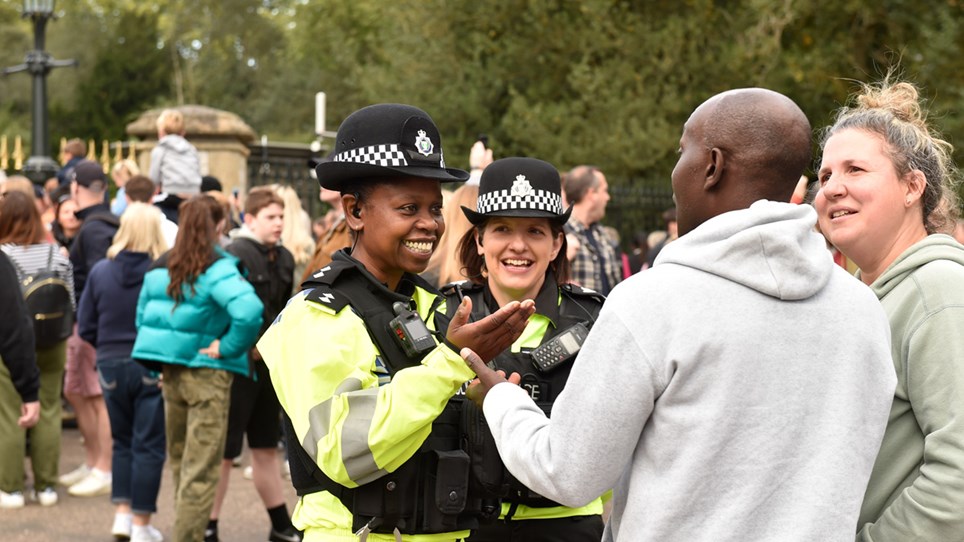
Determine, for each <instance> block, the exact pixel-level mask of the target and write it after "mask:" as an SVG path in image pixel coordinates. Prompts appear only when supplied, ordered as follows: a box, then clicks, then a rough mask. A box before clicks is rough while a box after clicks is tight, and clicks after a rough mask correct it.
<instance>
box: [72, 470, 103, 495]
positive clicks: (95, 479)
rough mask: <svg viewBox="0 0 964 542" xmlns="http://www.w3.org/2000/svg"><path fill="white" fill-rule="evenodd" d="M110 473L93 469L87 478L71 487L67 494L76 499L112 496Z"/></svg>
mask: <svg viewBox="0 0 964 542" xmlns="http://www.w3.org/2000/svg"><path fill="white" fill-rule="evenodd" d="M110 482H111V477H110V473H109V472H107V473H103V472H100V471H99V470H97V469H92V470H91V471H90V474H88V475H87V477H86V478H84V479H83V480H81V481H79V482H77V483H76V484H74V485H72V486H70V489H68V490H67V493H70V494H71V495H73V496H74V497H95V496H97V495H108V494H110Z"/></svg>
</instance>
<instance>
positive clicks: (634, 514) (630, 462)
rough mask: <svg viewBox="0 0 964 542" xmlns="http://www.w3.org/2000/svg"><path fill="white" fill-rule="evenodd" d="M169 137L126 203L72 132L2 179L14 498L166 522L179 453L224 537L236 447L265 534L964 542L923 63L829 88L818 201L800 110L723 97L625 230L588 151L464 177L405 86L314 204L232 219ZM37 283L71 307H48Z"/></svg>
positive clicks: (3, 504)
mask: <svg viewBox="0 0 964 542" xmlns="http://www.w3.org/2000/svg"><path fill="white" fill-rule="evenodd" d="M183 136H184V120H183V118H182V117H180V114H179V113H177V112H176V111H166V112H165V113H164V114H162V115H161V118H160V119H159V120H158V137H159V139H160V141H161V143H163V144H159V145H158V148H157V149H155V151H154V153H152V164H151V167H150V171H149V173H148V175H146V176H145V175H142V174H141V172H140V171H139V170H138V169H137V166H136V164H134V163H133V162H131V163H126V162H122V163H120V164H118V166H117V167H116V168H115V169H114V171H113V174H114V178H115V182H116V185H117V186H118V187H122V188H123V191H121V190H118V191H117V195H116V199H115V200H114V201H113V203H112V204H110V202H109V201H108V200H107V197H106V189H107V187H108V183H107V178H106V175H105V174H104V172H103V170H102V169H101V167H100V166H99V165H98V164H95V163H92V162H88V161H85V160H82V159H80V160H77V159H74V157H72V156H71V157H65V158H66V160H65V167H64V169H65V171H64V172H63V175H62V179H61V180H59V181H57V180H55V181H53V182H52V184H51V191H50V193H49V194H47V193H46V192H44V193H40V194H35V193H34V190H33V187H32V185H28V186H27V187H26V188H27V189H26V190H24V189H18V188H16V187H17V184H16V183H12V184H11V181H10V180H8V181H6V182H5V183H3V184H0V188H2V189H3V190H2V191H3V198H2V200H0V245H2V249H3V253H4V254H5V256H4V257H0V275H2V276H3V277H4V278H3V281H4V282H2V283H0V286H2V288H0V298H2V299H4V300H7V299H13V301H10V306H11V307H15V308H16V312H14V313H13V314H15V315H17V316H18V317H17V318H11V319H9V321H7V322H5V323H4V327H5V329H4V331H3V335H2V337H0V357H2V358H3V362H4V363H3V365H2V366H0V399H2V401H0V435H2V437H3V438H2V444H0V448H2V450H3V453H2V457H3V461H0V508H18V507H22V506H24V504H25V503H26V502H28V501H30V500H36V501H37V502H39V503H40V504H41V505H45V506H50V505H54V504H56V503H57V501H58V498H59V494H58V492H57V490H56V486H57V483H58V482H59V483H61V484H64V485H68V486H69V489H68V492H69V493H70V494H72V495H78V496H84V495H97V494H102V493H104V492H105V491H106V492H109V493H110V495H111V501H112V502H113V504H114V505H115V509H114V518H113V524H112V525H111V527H110V533H111V534H112V535H114V536H116V537H118V538H130V539H131V540H135V541H138V542H139V541H142V540H152V541H158V540H162V539H163V535H162V534H161V533H160V532H158V530H157V529H155V528H154V527H153V526H151V517H152V515H153V514H155V513H156V512H157V511H158V507H157V495H158V489H159V486H160V483H161V477H162V469H163V466H164V464H165V462H167V463H168V465H169V467H170V470H171V472H172V474H173V480H172V482H173V487H174V508H173V510H174V517H175V521H174V528H173V532H172V533H170V535H171V536H172V538H173V539H174V540H178V541H201V540H203V541H205V542H207V541H212V540H218V520H219V516H220V513H221V509H222V504H223V503H224V500H225V498H229V497H226V496H227V495H228V484H227V480H228V478H229V477H228V476H227V474H228V473H229V471H230V469H231V468H232V464H233V460H234V458H236V457H237V456H238V455H240V454H241V450H242V447H243V442H244V439H245V437H246V438H247V442H248V447H249V448H250V450H251V458H252V467H253V479H254V484H255V487H256V489H257V491H258V494H259V496H260V497H261V500H262V503H263V505H264V507H265V510H266V514H267V516H268V520H269V521H270V524H271V526H270V530H269V535H268V538H269V540H281V541H293V540H305V541H308V542H311V541H338V540H344V541H346V542H347V541H351V540H361V541H365V540H373V541H383V542H389V541H401V540H408V541H410V542H418V541H424V542H441V541H452V540H468V541H470V542H483V541H537V542H538V541H546V542H548V541H577V542H583V541H586V542H589V541H593V540H613V541H619V540H632V541H637V540H654V541H655V540H660V541H667V540H708V541H709V540H741V541H742V540H761V541H762V540H774V541H775V540H781V541H782V540H814V541H816V540H820V541H824V540H852V539H854V540H857V541H861V542H870V541H876V542H880V541H907V540H935V541H936V540H942V541H943V540H948V541H950V540H964V425H962V424H964V412H962V408H961V402H960V399H959V397H960V395H961V393H962V392H964V371H962V369H961V365H960V363H959V360H960V359H961V357H962V356H964V340H962V339H961V334H960V330H961V329H962V325H964V290H962V289H961V288H960V284H961V283H962V282H964V246H962V245H961V244H960V241H961V238H960V237H958V238H957V239H955V234H957V235H960V233H961V231H962V230H964V228H962V225H961V222H960V220H959V202H958V200H957V187H958V173H957V170H956V169H955V167H954V165H953V162H952V160H951V158H950V156H951V154H950V151H951V146H950V144H949V143H947V142H946V141H944V140H943V139H941V137H940V135H939V134H938V132H937V131H936V130H935V129H934V127H933V126H932V125H931V124H930V123H929V122H928V120H927V118H926V111H925V110H924V109H923V107H922V105H921V100H920V97H919V94H918V90H917V89H916V87H915V86H914V85H912V84H910V83H908V82H901V81H897V80H895V79H892V78H891V77H890V76H888V77H887V78H885V79H884V80H883V81H881V82H878V83H874V84H866V85H864V86H863V87H862V90H861V91H860V92H859V93H858V94H857V95H855V96H854V97H853V100H852V101H851V103H849V104H848V105H847V106H845V107H843V108H841V109H840V110H839V111H838V112H837V114H836V116H835V118H834V122H833V124H832V125H831V126H829V127H827V128H825V129H824V130H823V131H822V132H821V137H820V139H819V142H818V149H819V156H818V157H817V163H818V168H817V173H816V181H815V182H814V183H812V186H811V190H810V191H809V195H808V191H807V187H808V185H809V183H808V182H807V180H806V178H805V177H803V174H804V173H805V171H806V170H807V169H808V168H809V167H810V166H811V165H812V164H813V157H812V156H811V152H812V141H811V137H812V130H811V126H810V123H809V121H808V120H807V117H806V115H804V113H803V112H802V111H801V110H800V108H799V107H798V106H797V105H796V104H795V103H794V102H793V101H792V100H791V99H789V98H788V97H786V96H784V95H782V94H779V93H777V92H773V91H770V90H766V89H759V88H751V89H735V90H730V91H726V92H722V93H719V94H717V95H714V96H711V97H709V98H708V99H707V100H706V101H705V102H703V103H702V104H701V105H700V106H699V107H697V108H696V109H695V110H694V111H693V112H692V114H691V115H690V117H689V119H688V120H687V121H686V123H685V125H684V126H683V127H682V135H681V138H680V142H679V160H678V162H677V164H676V167H675V169H674V170H673V172H672V187H673V192H674V201H675V204H676V207H674V208H672V209H668V210H667V211H666V212H664V213H663V215H662V219H663V221H664V224H665V226H666V230H665V231H662V232H645V231H639V232H637V233H636V234H635V235H634V236H633V238H632V240H631V243H630V245H631V248H630V250H628V251H626V252H623V251H622V250H621V248H620V244H619V239H618V234H616V232H615V230H614V229H613V228H612V227H610V226H607V225H605V224H604V219H605V214H606V206H607V202H608V201H609V192H608V182H607V179H606V176H605V174H604V173H603V172H602V171H601V169H600V168H599V167H597V166H592V165H578V166H576V167H574V168H572V169H570V170H568V171H565V172H561V173H560V171H559V170H558V169H557V168H556V167H555V166H554V165H552V164H549V163H547V162H545V161H542V160H539V159H537V158H533V157H507V158H500V159H495V158H494V157H493V156H492V151H491V149H488V148H487V146H486V142H485V140H484V139H481V138H480V141H479V142H477V143H476V145H475V146H474V147H473V149H472V150H471V153H470V159H471V160H470V161H471V166H472V171H471V172H469V171H463V170H460V169H457V168H452V167H448V166H447V165H446V162H445V157H444V154H443V147H442V138H441V135H440V133H439V129H438V127H437V125H436V124H435V122H434V121H433V120H432V118H431V116H430V115H429V114H428V113H427V112H425V111H423V110H421V109H419V108H417V107H413V106H409V105H402V104H377V105H372V106H369V107H365V108H363V109H360V110H358V111H356V112H354V113H353V114H351V115H350V116H349V117H347V118H346V119H345V121H344V122H343V123H342V125H341V126H340V128H339V130H338V133H337V136H336V139H335V145H334V149H333V150H332V152H331V154H330V155H329V156H327V157H325V158H324V159H322V160H321V161H320V163H318V164H317V165H316V167H315V168H314V174H315V175H316V176H317V179H318V181H319V183H320V185H321V188H320V194H319V197H320V198H321V200H322V201H323V202H325V203H327V204H328V205H329V206H330V208H331V211H330V213H329V214H328V215H327V216H325V217H323V218H321V219H319V220H317V221H316V222H315V223H312V222H311V219H310V217H308V216H307V214H306V213H304V211H303V210H302V209H301V206H300V203H299V202H298V198H297V196H296V194H295V192H294V190H292V189H291V188H290V187H259V188H255V189H252V190H251V191H250V192H248V193H247V194H243V199H244V203H243V206H242V207H241V208H240V209H238V210H242V211H243V212H242V213H239V214H237V215H236V214H235V212H234V210H235V209H233V208H232V205H233V203H234V198H233V197H232V196H226V195H224V194H222V193H221V192H220V191H219V190H212V191H207V190H202V182H208V183H210V180H206V181H202V177H201V175H200V172H199V171H198V166H197V162H198V161H197V156H196V150H193V146H192V145H191V144H190V143H189V142H188V141H187V140H186V139H184V137H183ZM775 141H778V142H780V144H779V145H775V144H774V142H775ZM68 149H73V147H71V146H70V145H68ZM73 150H75V151H76V152H78V153H80V154H79V155H78V156H80V155H82V154H83V153H82V150H83V149H73ZM443 183H455V185H456V186H457V188H456V189H455V190H453V191H448V190H443V186H445V185H444V184H443ZM449 186H451V185H449ZM61 187H67V188H66V189H64V188H61ZM120 199H123V201H122V202H121V201H118V200H120ZM112 210H113V211H114V212H111V211H112ZM118 213H119V214H118ZM165 229H167V233H165ZM845 260H846V261H845ZM7 261H9V262H11V264H12V265H7ZM848 264H850V265H853V266H855V268H856V269H857V272H856V275H854V274H852V273H850V272H849V270H848V269H847V268H846V265H848ZM42 272H44V273H47V275H45V276H49V277H51V280H54V281H55V282H56V281H59V282H58V284H61V283H62V288H63V289H64V291H66V292H67V295H66V298H67V299H68V300H69V304H68V307H67V310H66V311H65V312H66V313H71V312H72V311H73V310H74V309H76V323H74V321H73V318H70V317H66V316H65V318H64V320H63V321H62V322H61V325H60V327H59V328H56V329H54V330H53V331H51V330H52V329H53V328H51V327H50V326H48V327H47V328H41V327H38V326H37V325H34V324H32V323H30V322H29V319H28V318H27V317H26V315H27V314H28V313H29V311H30V310H31V309H30V308H29V305H30V301H31V299H30V297H29V295H27V294H26V293H25V292H26V290H23V292H21V291H20V288H19V284H20V283H22V282H24V278H31V277H35V276H37V275H38V274H39V273H42ZM11 277H16V278H17V281H16V283H12V282H11ZM24 300H26V301H27V303H26V304H24V303H23V301H24ZM74 300H76V301H74ZM74 305H76V307H75V306H74ZM52 320H53V321H55V322H60V320H57V319H56V318H53V319H52ZM51 334H53V338H50V336H51ZM42 339H43V340H42ZM25 345H27V346H25ZM65 373H66V374H65ZM61 386H63V392H61ZM61 393H63V394H64V396H66V397H67V398H68V400H69V401H70V403H71V404H72V405H74V410H75V412H76V413H77V417H78V423H79V425H80V429H81V431H82V432H83V434H84V437H85V446H87V460H86V462H85V464H83V465H80V466H79V467H78V469H77V470H76V471H73V472H69V473H67V474H65V475H63V476H60V477H59V480H58V476H57V474H58V473H57V465H58V459H59V438H60V428H59V423H60V395H61ZM105 420H107V421H109V423H107V424H106V426H105ZM28 437H29V447H28V446H27V439H28ZM279 439H280V440H282V441H283V442H284V447H285V449H286V454H287V455H286V457H287V458H288V459H287V465H288V468H289V469H290V479H291V481H290V483H291V484H292V485H293V486H294V489H295V490H296V492H297V494H298V497H299V498H298V500H297V503H295V506H294V509H293V511H292V513H291V514H290V515H289V513H288V509H287V503H286V502H285V499H284V495H283V491H282V489H283V486H282V484H286V483H288V482H286V481H284V480H283V479H282V475H281V472H282V465H281V464H280V463H279V456H278V451H277V446H278V443H279ZM28 448H29V456H30V465H31V468H32V476H29V477H28V476H26V475H25V472H24V463H25V450H27V449H28ZM111 452H112V453H111ZM25 478H29V479H31V480H32V487H30V488H28V487H27V486H26V485H25V483H24V480H25ZM105 488H106V489H105ZM108 524H109V522H106V523H105V531H106V526H107V525H108Z"/></svg>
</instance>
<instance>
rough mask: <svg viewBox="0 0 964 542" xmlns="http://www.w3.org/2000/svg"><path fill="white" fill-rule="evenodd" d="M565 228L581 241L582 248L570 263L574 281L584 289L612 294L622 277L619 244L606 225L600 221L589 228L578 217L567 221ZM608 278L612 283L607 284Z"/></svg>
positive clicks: (567, 232) (568, 233) (571, 278)
mask: <svg viewBox="0 0 964 542" xmlns="http://www.w3.org/2000/svg"><path fill="white" fill-rule="evenodd" d="M565 230H566V234H567V235H573V236H575V238H576V239H578V240H579V250H578V251H577V252H576V256H575V257H574V258H573V259H572V261H571V262H569V269H570V280H571V281H572V282H574V283H576V284H578V285H579V286H582V287H583V288H588V289H590V290H594V291H596V292H599V293H601V294H603V295H609V292H610V291H611V290H612V289H613V287H614V286H616V284H617V283H618V282H619V281H620V280H622V271H621V265H622V262H621V260H620V256H619V243H618V242H617V241H616V240H615V239H613V238H612V236H610V235H609V233H608V232H607V231H606V230H605V229H604V228H601V227H599V224H598V223H596V224H593V225H591V226H589V227H588V228H587V227H586V226H584V225H583V224H582V223H581V222H579V221H578V220H576V219H575V218H571V219H570V220H569V222H567V223H566V226H565ZM590 234H591V235H592V237H593V238H595V240H596V242H595V244H594V243H593V242H592V241H591V240H590V238H589V236H590ZM597 247H598V250H597ZM604 277H605V280H606V281H608V285H607V284H605V283H604Z"/></svg>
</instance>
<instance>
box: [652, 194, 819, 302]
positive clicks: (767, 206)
mask: <svg viewBox="0 0 964 542" xmlns="http://www.w3.org/2000/svg"><path fill="white" fill-rule="evenodd" d="M816 222H817V213H816V211H814V210H813V208H812V207H811V206H809V205H794V204H790V203H778V202H772V201H767V200H760V201H757V202H755V203H754V204H753V205H751V206H750V208H749V209H742V210H739V211H730V212H728V213H723V214H721V215H718V216H715V217H713V218H711V219H710V220H707V221H706V222H704V223H703V224H701V225H700V226H699V227H698V228H696V229H694V230H693V231H691V232H689V233H688V234H686V235H684V236H682V237H680V238H679V239H677V240H676V241H673V242H672V243H668V244H667V245H666V246H665V247H664V248H663V250H662V251H660V253H659V256H658V257H657V258H656V262H655V264H654V265H662V264H670V263H672V264H677V265H683V266H687V267H692V268H694V269H698V270H700V271H703V272H706V273H710V274H713V275H717V276H719V277H722V278H724V279H727V280H730V281H732V282H736V283H738V284H742V285H743V286H746V287H747V288H751V289H753V290H756V291H758V292H760V293H762V294H766V295H768V296H770V297H775V298H778V299H781V300H784V301H793V300H800V299H807V298H809V297H811V296H813V295H814V294H816V293H817V292H819V291H820V290H821V289H823V287H824V285H826V283H827V281H828V280H830V275H831V273H832V271H833V266H834V263H833V258H832V257H831V255H830V251H829V250H827V245H826V241H825V240H824V238H823V236H822V235H820V234H819V233H817V232H816V231H815V230H814V225H815V224H816Z"/></svg>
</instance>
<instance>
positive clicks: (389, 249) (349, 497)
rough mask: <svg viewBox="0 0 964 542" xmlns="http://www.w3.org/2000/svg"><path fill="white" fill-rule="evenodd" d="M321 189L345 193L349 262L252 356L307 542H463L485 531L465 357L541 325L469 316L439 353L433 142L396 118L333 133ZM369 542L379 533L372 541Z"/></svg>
mask: <svg viewBox="0 0 964 542" xmlns="http://www.w3.org/2000/svg"><path fill="white" fill-rule="evenodd" d="M335 145H336V148H335V150H334V154H333V156H332V160H331V161H328V162H325V163H323V164H321V165H319V166H318V167H317V170H316V171H317V173H318V178H319V179H320V182H321V184H322V186H324V187H325V188H328V189H331V190H338V191H339V192H341V193H342V205H343V208H344V211H345V217H346V220H347V222H348V226H349V228H350V229H351V230H352V233H353V237H354V238H353V244H352V246H351V248H349V249H344V250H342V251H339V252H336V253H335V254H334V255H333V260H332V263H331V264H329V265H328V266H326V267H323V268H322V269H319V270H317V272H316V273H315V274H314V275H313V277H312V278H311V279H310V280H309V281H307V282H306V283H305V285H304V290H303V291H302V292H301V293H299V294H298V295H296V296H295V297H294V298H293V299H292V300H291V301H290V302H289V303H288V306H287V307H286V308H285V310H284V311H283V312H282V313H281V315H280V316H279V317H278V318H277V320H276V321H275V322H274V324H273V325H272V327H271V328H269V329H268V331H267V332H266V333H265V335H264V337H263V338H262V339H261V341H260V342H259V343H258V349H259V350H260V352H261V354H262V356H263V357H264V360H265V362H266V363H267V365H268V367H269V369H270V372H271V380H272V383H273V385H274V387H275V390H276V391H277V393H278V399H279V401H280V402H281V405H282V407H283V408H284V411H285V414H286V416H287V420H286V428H287V437H288V442H289V453H290V454H292V458H291V459H290V463H291V470H292V483H293V484H294V485H295V487H296V489H297V490H298V494H299V495H301V496H302V498H301V499H300V500H299V503H298V505H297V506H296V508H295V510H294V515H293V518H292V519H293V521H294V524H295V526H296V527H298V528H300V529H303V530H304V531H305V538H304V540H305V541H307V542H310V541H312V540H326V541H327V540H346V541H347V540H358V539H361V540H364V539H366V538H367V539H371V540H412V541H416V540H417V541H436V540H453V539H458V538H463V537H465V536H467V535H468V530H469V529H471V528H474V527H475V526H476V521H475V517H476V515H477V514H476V513H477V511H478V508H479V503H478V502H477V500H476V499H475V498H474V497H473V496H471V495H467V482H466V479H467V475H468V469H469V459H468V456H467V455H466V454H465V452H463V451H461V450H460V449H459V448H460V443H459V441H460V434H459V429H458V424H459V413H458V411H457V406H458V404H459V402H458V401H450V399H451V398H452V397H453V395H454V394H455V392H456V391H457V390H458V389H459V387H460V386H461V385H462V384H463V383H464V382H465V381H467V380H468V379H469V378H471V377H472V372H471V371H470V370H468V369H467V368H466V366H465V363H464V362H463V361H462V360H461V358H460V357H459V355H458V351H459V349H460V348H461V347H464V346H471V347H472V348H481V349H482V351H483V353H484V354H483V357H491V356H493V355H495V354H496V353H498V352H499V351H501V350H502V349H504V348H507V347H508V346H509V345H510V344H511V343H512V342H513V341H514V340H515V339H516V338H517V337H518V336H519V334H520V333H521V332H522V330H523V329H524V327H525V321H526V319H527V318H528V317H529V315H531V314H532V311H533V310H534V307H533V304H532V302H531V301H530V302H527V303H525V304H520V303H515V304H513V305H511V306H507V307H506V308H505V310H503V311H500V312H499V313H498V314H494V315H492V317H491V318H487V319H485V320H483V321H479V322H476V323H473V324H466V322H467V320H468V315H469V312H470V310H471V306H470V303H466V304H465V305H463V306H461V307H460V308H459V310H458V314H456V315H455V316H454V318H453V322H452V325H450V326H449V327H448V331H447V334H446V336H445V338H444V339H440V336H438V337H439V338H437V335H436V333H435V332H433V331H432V329H431V328H433V327H434V313H435V311H436V309H437V308H438V306H439V305H440V304H441V298H440V297H438V296H437V295H436V294H435V293H434V291H433V290H432V288H431V287H430V286H429V285H428V284H427V283H426V282H425V281H423V280H421V279H420V278H419V277H417V276H416V275H415V274H416V273H419V272H421V271H423V270H424V269H425V266H426V265H427V264H428V261H429V257H430V256H431V255H432V252H433V250H434V249H435V247H436V245H437V243H438V239H439V237H440V236H441V235H442V232H443V231H444V228H445V225H444V224H443V222H442V214H441V207H442V195H441V190H440V181H464V180H466V178H467V177H468V174H467V173H466V172H464V171H461V170H457V169H447V168H445V162H444V159H443V156H442V144H441V141H440V139H439V133H438V129H437V128H436V126H435V124H434V122H433V121H432V120H431V118H430V117H429V116H428V114H426V113H425V112H424V111H422V110H420V109H417V108H415V107H411V106H407V105H399V104H380V105H373V106H369V107H366V108H363V109H361V110H359V111H356V112H355V113H353V114H352V115H350V116H349V117H348V118H347V119H345V121H344V123H343V124H342V126H341V127H340V128H339V130H338V136H337V138H336V143H335ZM369 533H371V534H369Z"/></svg>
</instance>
